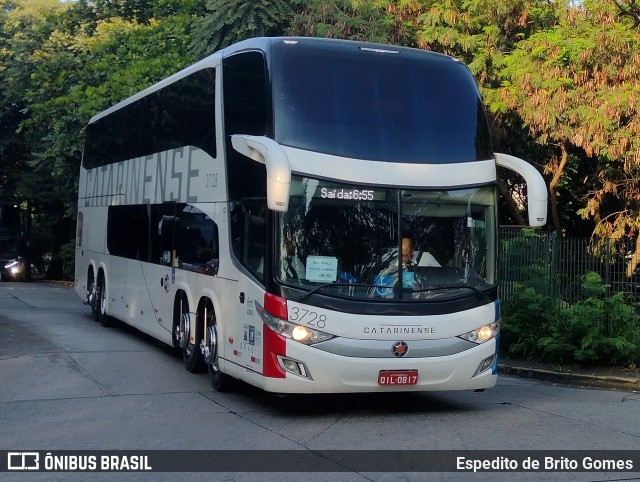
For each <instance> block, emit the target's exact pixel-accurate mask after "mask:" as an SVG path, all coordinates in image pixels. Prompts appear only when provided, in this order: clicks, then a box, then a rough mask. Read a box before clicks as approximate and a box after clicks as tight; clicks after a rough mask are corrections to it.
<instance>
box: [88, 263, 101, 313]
mask: <svg viewBox="0 0 640 482" xmlns="http://www.w3.org/2000/svg"><path fill="white" fill-rule="evenodd" d="M97 289H98V288H97V287H96V278H95V277H94V276H93V270H90V271H89V275H88V276H87V305H88V306H89V308H91V313H92V314H93V319H94V320H95V321H99V318H98V315H99V313H100V311H99V305H98V296H97Z"/></svg>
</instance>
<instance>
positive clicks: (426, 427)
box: [0, 283, 640, 481]
mask: <svg viewBox="0 0 640 482" xmlns="http://www.w3.org/2000/svg"><path fill="white" fill-rule="evenodd" d="M638 449H640V393H636V392H631V391H622V390H610V389H594V388H579V387H575V386H566V385H562V384H552V383H548V382H544V381H539V380H531V379H523V378H519V377H512V376H500V377H499V381H498V385H497V386H496V387H495V388H494V389H492V390H488V391H486V392H484V393H472V392H443V393H423V394H375V395H371V394H366V395H321V396H289V397H284V398H283V397H278V396H275V395H271V394H266V393H263V392H261V391H260V390H257V389H255V388H252V387H249V386H247V385H244V384H241V385H239V386H238V387H237V388H236V390H235V391H234V392H231V393H218V392H215V391H214V390H213V389H212V388H211V387H210V385H209V379H208V375H207V374H205V373H202V374H190V373H187V372H186V371H185V370H184V368H183V366H182V361H181V359H180V358H179V357H178V356H177V355H176V354H175V352H173V351H172V350H170V349H168V348H167V347H165V346H161V345H159V344H158V343H156V342H155V341H154V340H152V339H150V338H148V337H146V336H145V335H143V334H141V333H140V332H137V331H136V330H134V329H131V328H127V327H125V326H123V325H117V326H115V327H113V328H103V327H101V326H100V325H99V324H97V323H95V322H94V321H93V320H92V318H91V316H90V313H89V309H88V308H87V307H86V306H85V305H83V304H82V303H81V302H80V300H79V299H78V297H77V296H76V294H75V291H73V290H72V289H71V288H68V287H65V286H61V285H48V284H44V283H32V284H27V283H0V451H53V452H55V451H61V450H71V451H80V450H89V451H114V450H130V451H144V450H163V451H167V452H163V453H166V454H168V456H169V457H171V456H173V457H176V456H181V455H175V454H176V453H177V452H175V451H177V450H241V451H246V450H270V451H273V452H272V453H273V457H274V459H276V460H287V458H292V457H293V458H295V455H296V454H295V452H293V451H303V452H298V454H302V453H304V454H316V453H318V452H320V453H322V451H330V450H339V451H348V450H369V451H374V452H371V454H372V456H374V457H387V456H389V453H388V452H385V451H388V450H398V451H410V450H420V451H425V452H420V454H427V455H428V454H431V455H433V454H445V455H451V453H454V454H456V455H462V456H466V455H469V454H470V452H466V451H473V450H491V451H500V452H499V453H504V454H511V452H504V451H509V450H517V451H520V452H519V454H521V455H522V454H524V455H527V454H531V455H532V456H533V457H537V455H538V454H539V452H537V451H541V450H547V451H551V453H553V452H554V451H557V454H558V456H559V457H560V456H561V454H563V453H564V452H561V451H566V450H585V451H596V453H597V452H599V451H603V450H621V451H623V450H626V451H628V450H631V451H634V452H633V454H635V457H636V459H637V460H636V461H635V462H634V464H635V465H634V470H633V472H604V471H598V470H595V471H592V472H580V471H573V470H568V471H564V472H540V471H537V472H519V473H517V474H514V473H509V472H508V471H503V472H501V473H487V472H485V473H480V474H473V473H467V471H464V470H461V471H450V472H446V473H439V474H434V473H416V472H412V471H411V467H409V466H403V465H402V463H403V462H402V460H401V459H399V460H400V461H399V462H398V467H397V469H396V471H395V472H388V471H386V472H375V471H368V470H366V466H365V467H364V468H363V467H359V466H358V464H355V465H356V466H358V468H356V469H353V470H350V469H345V468H344V467H345V465H342V466H341V467H342V469H341V470H343V471H341V472H330V473H314V472H306V470H305V471H303V472H302V473H290V472H285V473H275V474H274V473H266V474H265V473H255V472H248V471H246V470H242V469H238V470H237V471H232V472H212V473H191V474H189V475H188V477H189V479H191V480H193V479H196V480H201V479H202V480H229V481H231V480H239V481H244V480H265V479H270V478H273V477H277V478H278V479H280V480H348V481H351V480H353V481H364V480H375V481H397V480H435V479H436V478H437V479H438V480H466V479H470V480H471V479H473V480H478V479H483V480H513V479H514V478H515V479H517V480H558V479H562V480H638V479H640V452H639V451H638ZM378 451H379V452H378ZM434 451H452V452H451V453H449V452H434ZM345 453H347V452H345ZM585 453H586V452H585ZM590 453H592V452H589V454H590ZM172 454H173V455H172ZM228 454H229V456H230V457H231V456H232V455H238V454H239V455H240V456H246V457H252V456H260V455H264V454H263V453H262V452H257V453H253V452H239V453H236V452H228ZM621 454H625V455H627V453H623V452H621ZM269 455H271V453H269ZM356 455H357V454H356ZM608 455H609V456H612V457H613V456H615V453H614V454H613V455H611V453H608ZM184 456H185V457H188V456H189V454H188V453H187V454H186V455H184ZM216 456H220V453H217V455H216ZM0 462H2V461H1V460H0ZM334 462H335V461H334ZM346 465H349V464H348V462H347V463H346ZM0 467H2V465H1V464H0ZM247 467H250V464H249V463H248V464H247ZM373 467H376V464H372V468H373ZM249 470H251V469H249ZM124 477H126V480H175V479H178V478H180V479H183V478H185V476H184V475H182V474H176V473H158V472H156V473H152V474H149V473H128V474H126V475H125V474H122V473H94V474H89V473H83V474H74V473H29V472H4V473H2V472H0V480H18V481H24V480H68V479H69V478H74V479H76V480H122V479H123V478H124Z"/></svg>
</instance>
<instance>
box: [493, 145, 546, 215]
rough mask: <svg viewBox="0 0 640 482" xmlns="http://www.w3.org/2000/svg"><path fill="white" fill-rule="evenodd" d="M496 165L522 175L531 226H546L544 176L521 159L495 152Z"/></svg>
mask: <svg viewBox="0 0 640 482" xmlns="http://www.w3.org/2000/svg"><path fill="white" fill-rule="evenodd" d="M493 156H494V157H495V159H496V164H497V165H498V166H501V167H506V168H507V169H510V170H512V171H515V172H517V173H518V174H520V175H521V176H522V177H523V178H524V180H525V181H526V182H527V198H528V202H527V209H528V211H529V225H530V226H544V225H545V224H546V223H547V185H546V184H545V182H544V178H543V177H542V174H540V173H539V172H538V170H537V169H536V168H535V167H533V166H532V165H531V164H529V163H528V162H526V161H524V160H522V159H520V158H519V157H515V156H510V155H508V154H501V153H499V152H494V153H493Z"/></svg>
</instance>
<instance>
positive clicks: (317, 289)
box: [296, 283, 378, 302]
mask: <svg viewBox="0 0 640 482" xmlns="http://www.w3.org/2000/svg"><path fill="white" fill-rule="evenodd" d="M330 286H336V287H341V286H348V287H353V288H355V287H358V288H377V287H378V286H377V285H365V284H360V283H323V284H321V285H319V286H316V287H315V288H313V289H312V290H311V291H307V292H306V293H305V294H303V295H302V296H301V297H300V298H298V299H297V300H296V301H298V302H300V301H303V300H306V299H307V298H308V297H309V296H311V295H312V294H315V293H317V292H318V291H320V290H322V289H324V288H328V287H330Z"/></svg>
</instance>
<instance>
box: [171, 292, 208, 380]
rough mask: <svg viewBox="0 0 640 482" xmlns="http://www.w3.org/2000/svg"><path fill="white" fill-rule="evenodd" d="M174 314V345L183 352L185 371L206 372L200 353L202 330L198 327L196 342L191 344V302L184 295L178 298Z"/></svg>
mask: <svg viewBox="0 0 640 482" xmlns="http://www.w3.org/2000/svg"><path fill="white" fill-rule="evenodd" d="M173 314H174V321H173V326H174V328H173V337H174V338H173V344H174V346H176V347H177V348H178V349H179V350H180V351H181V352H182V361H183V362H184V367H185V369H186V370H187V371H188V372H189V373H197V372H200V371H204V358H203V356H202V352H201V351H200V340H201V339H202V335H201V334H200V333H202V329H201V328H199V327H198V326H197V325H196V330H195V333H196V339H195V341H196V342H195V343H189V332H190V323H191V318H190V316H189V302H188V301H187V297H186V295H185V294H184V293H181V294H180V295H179V296H177V297H176V301H175V304H174V309H173Z"/></svg>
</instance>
